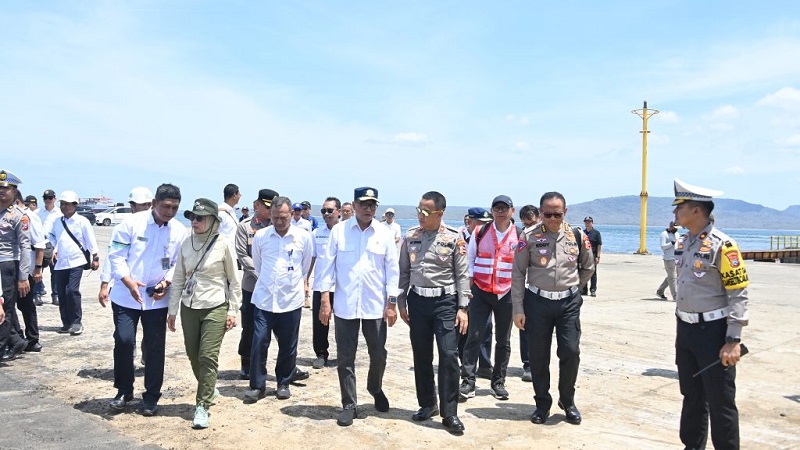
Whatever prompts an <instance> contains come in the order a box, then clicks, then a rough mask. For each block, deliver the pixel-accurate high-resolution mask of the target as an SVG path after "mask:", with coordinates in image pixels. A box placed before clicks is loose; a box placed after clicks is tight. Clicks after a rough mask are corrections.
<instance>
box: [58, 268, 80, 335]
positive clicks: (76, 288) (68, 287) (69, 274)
mask: <svg viewBox="0 0 800 450" xmlns="http://www.w3.org/2000/svg"><path fill="white" fill-rule="evenodd" d="M53 276H54V277H55V279H56V291H57V292H58V298H59V303H58V309H59V311H60V312H61V325H62V326H63V327H64V328H69V327H70V326H72V325H73V324H76V323H77V324H80V323H81V320H82V319H83V306H82V305H81V276H83V266H78V267H73V268H71V269H59V270H54V271H53Z"/></svg>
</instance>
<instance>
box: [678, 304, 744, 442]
mask: <svg viewBox="0 0 800 450" xmlns="http://www.w3.org/2000/svg"><path fill="white" fill-rule="evenodd" d="M677 321H678V331H677V339H676V340H675V363H676V364H677V365H678V380H679V382H680V387H681V394H683V408H682V409H681V431H680V436H681V442H683V445H685V446H686V448H687V449H702V448H705V447H706V440H707V439H708V422H709V416H710V418H711V442H712V443H713V444H714V448H715V449H717V450H720V449H738V448H739V410H738V409H737V408H736V366H731V367H728V368H727V369H726V368H725V367H724V366H723V365H722V364H717V365H715V366H713V367H711V368H710V369H708V370H706V371H705V372H703V373H702V374H701V375H698V376H697V377H694V376H693V375H694V374H695V373H697V372H698V371H699V370H700V369H702V368H703V367H706V366H707V365H709V364H711V363H712V362H713V361H715V360H717V359H718V358H719V350H720V349H721V348H722V346H723V345H724V344H725V336H726V334H727V330H728V322H727V320H726V319H720V320H715V321H712V322H702V323H695V324H689V323H686V322H684V321H682V320H680V319H677Z"/></svg>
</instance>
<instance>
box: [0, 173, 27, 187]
mask: <svg viewBox="0 0 800 450" xmlns="http://www.w3.org/2000/svg"><path fill="white" fill-rule="evenodd" d="M20 184H22V180H20V179H19V177H18V176H16V175H14V174H13V173H11V172H9V171H7V170H0V186H12V187H17V186H18V185H20Z"/></svg>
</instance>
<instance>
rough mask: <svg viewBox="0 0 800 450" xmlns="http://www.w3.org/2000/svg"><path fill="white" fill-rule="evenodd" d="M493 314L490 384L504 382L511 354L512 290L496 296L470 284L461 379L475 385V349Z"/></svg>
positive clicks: (477, 348) (476, 360) (476, 355)
mask: <svg viewBox="0 0 800 450" xmlns="http://www.w3.org/2000/svg"><path fill="white" fill-rule="evenodd" d="M492 313H494V328H495V347H494V357H495V361H494V369H493V370H492V384H493V385H494V384H495V383H505V381H506V370H507V369H508V361H509V359H510V357H511V327H512V324H513V319H512V307H511V293H510V292H508V293H506V295H504V296H502V297H500V298H498V297H497V295H496V294H491V293H489V292H485V291H483V290H481V289H480V288H478V287H477V286H476V285H474V284H473V285H472V300H471V301H470V302H469V330H468V331H467V343H466V344H464V361H463V363H462V364H461V378H462V379H463V380H465V381H467V382H468V383H470V384H471V385H472V386H475V373H476V372H477V362H478V352H479V347H480V342H481V341H483V339H484V337H485V336H484V332H485V329H486V325H485V324H486V320H487V317H489V315H490V314H492Z"/></svg>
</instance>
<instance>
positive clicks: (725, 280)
mask: <svg viewBox="0 0 800 450" xmlns="http://www.w3.org/2000/svg"><path fill="white" fill-rule="evenodd" d="M721 252H722V258H721V264H720V275H722V284H723V286H725V289H727V290H734V289H742V288H745V287H747V285H748V284H750V278H748V276H747V269H746V268H745V267H744V259H743V258H742V254H741V252H740V251H739V247H738V245H736V243H729V244H728V245H726V246H724V247H723V248H722V251H721Z"/></svg>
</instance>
